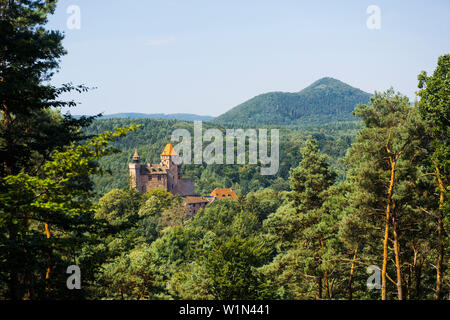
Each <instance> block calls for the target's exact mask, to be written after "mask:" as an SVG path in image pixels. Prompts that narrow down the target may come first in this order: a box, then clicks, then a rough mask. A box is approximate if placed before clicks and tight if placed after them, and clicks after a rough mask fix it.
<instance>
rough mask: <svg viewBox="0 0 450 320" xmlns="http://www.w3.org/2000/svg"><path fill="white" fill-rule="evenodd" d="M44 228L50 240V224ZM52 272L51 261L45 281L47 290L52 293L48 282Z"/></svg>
mask: <svg viewBox="0 0 450 320" xmlns="http://www.w3.org/2000/svg"><path fill="white" fill-rule="evenodd" d="M44 226H45V235H46V236H47V239H50V227H49V226H48V223H45V224H44ZM50 272H51V268H50V261H49V265H48V267H47V272H46V273H45V280H46V281H47V286H46V288H45V290H46V291H50V287H49V285H48V280H49V279H50Z"/></svg>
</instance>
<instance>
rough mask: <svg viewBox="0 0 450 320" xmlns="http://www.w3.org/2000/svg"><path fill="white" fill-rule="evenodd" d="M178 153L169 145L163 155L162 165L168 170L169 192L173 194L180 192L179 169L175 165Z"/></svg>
mask: <svg viewBox="0 0 450 320" xmlns="http://www.w3.org/2000/svg"><path fill="white" fill-rule="evenodd" d="M176 157H178V153H177V152H176V151H175V149H174V148H173V146H172V145H171V144H170V143H168V144H167V145H166V147H165V148H164V150H163V152H162V153H161V164H162V165H163V166H164V167H166V168H167V191H169V192H172V193H174V194H175V193H177V192H178V179H179V168H178V165H177V164H176V163H175V161H174V160H175V158H176Z"/></svg>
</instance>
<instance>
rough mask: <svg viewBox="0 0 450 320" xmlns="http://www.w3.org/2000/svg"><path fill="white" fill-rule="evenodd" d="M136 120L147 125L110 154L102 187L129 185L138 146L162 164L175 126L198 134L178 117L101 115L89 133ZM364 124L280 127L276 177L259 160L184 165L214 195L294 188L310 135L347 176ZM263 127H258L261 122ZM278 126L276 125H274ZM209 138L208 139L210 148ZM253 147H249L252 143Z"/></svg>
mask: <svg viewBox="0 0 450 320" xmlns="http://www.w3.org/2000/svg"><path fill="white" fill-rule="evenodd" d="M131 124H136V125H139V124H140V125H142V126H141V127H140V128H139V129H138V130H136V131H135V132H131V133H129V134H128V135H127V136H126V137H125V138H123V139H120V140H119V141H117V142H114V146H115V147H116V148H117V149H119V150H120V151H121V152H120V153H118V154H113V155H110V156H108V157H105V158H104V159H102V160H101V165H102V167H104V168H105V169H108V170H111V172H112V174H105V175H103V176H96V177H95V178H94V181H95V186H96V191H98V192H99V193H100V194H103V193H106V192H108V191H110V190H111V189H113V188H123V187H126V186H127V185H128V182H129V181H128V163H129V162H130V161H131V157H132V155H133V153H134V151H135V149H137V151H138V153H139V155H140V156H141V159H142V161H143V162H145V163H147V162H148V163H159V161H160V158H159V155H160V154H161V152H162V150H163V148H164V146H165V145H166V144H167V143H169V142H171V143H173V144H174V145H176V142H173V141H170V137H171V134H172V132H173V131H174V130H175V129H179V128H183V129H187V130H189V131H190V132H191V135H192V137H194V134H193V123H192V122H185V121H177V120H160V119H101V120H96V121H94V123H93V124H92V125H91V126H90V127H89V128H88V129H87V130H86V134H88V135H92V134H98V133H100V132H104V131H112V130H116V129H118V128H121V127H127V126H129V125H131ZM359 127H360V123H358V122H348V123H335V124H328V125H322V126H310V127H308V128H302V127H297V126H281V127H280V126H278V127H276V128H278V129H280V168H279V171H278V174H277V175H275V176H262V175H261V174H260V168H259V165H249V164H246V165H226V164H224V165H207V164H201V165H194V164H191V165H184V166H183V174H184V175H185V176H187V177H192V178H194V179H195V189H196V192H197V193H199V194H209V193H210V192H211V191H212V190H213V189H214V188H218V187H220V188H224V187H227V188H228V187H233V188H234V189H235V190H237V191H238V192H240V193H244V194H245V193H248V192H250V191H256V190H258V189H260V188H265V187H268V186H273V187H274V188H275V189H277V190H285V189H287V188H288V183H287V179H288V176H289V169H290V168H291V167H293V166H296V165H297V164H298V161H299V159H300V158H301V156H300V148H301V147H302V145H303V142H304V141H305V140H306V139H307V137H308V136H312V137H313V138H315V139H316V140H317V141H318V144H319V146H320V148H321V150H322V151H323V152H324V153H326V154H327V155H328V156H329V161H330V163H331V164H332V166H333V168H334V169H336V170H337V171H338V172H340V173H341V177H343V170H341V169H342V166H343V164H342V163H341V162H340V161H339V159H340V158H342V157H343V156H345V153H346V150H347V149H348V148H349V147H350V145H351V142H352V140H353V138H354V136H355V135H356V132H357V129H358V128H359ZM208 128H219V129H221V130H222V132H223V133H224V138H225V128H224V127H221V126H218V125H215V124H213V123H203V130H206V129H208ZM255 128H257V127H255ZM274 128H275V127H274ZM208 144H209V143H204V145H203V147H204V148H205V147H206V146H207V145H208ZM247 150H248V147H247Z"/></svg>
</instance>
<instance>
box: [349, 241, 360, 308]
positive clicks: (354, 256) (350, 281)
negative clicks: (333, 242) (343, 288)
mask: <svg viewBox="0 0 450 320" xmlns="http://www.w3.org/2000/svg"><path fill="white" fill-rule="evenodd" d="M357 255H358V246H356V249H355V254H354V255H353V260H352V265H351V267H350V277H349V279H348V299H349V300H352V299H353V275H354V274H355V262H356V257H357Z"/></svg>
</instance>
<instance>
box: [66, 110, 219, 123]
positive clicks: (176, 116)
mask: <svg viewBox="0 0 450 320" xmlns="http://www.w3.org/2000/svg"><path fill="white" fill-rule="evenodd" d="M74 117H80V116H74ZM99 119H165V120H181V121H209V120H211V119H214V117H212V116H201V115H197V114H191V113H173V114H164V113H152V114H146V113H136V112H128V113H113V114H106V115H103V116H101V117H100V118H99Z"/></svg>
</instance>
